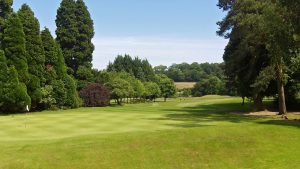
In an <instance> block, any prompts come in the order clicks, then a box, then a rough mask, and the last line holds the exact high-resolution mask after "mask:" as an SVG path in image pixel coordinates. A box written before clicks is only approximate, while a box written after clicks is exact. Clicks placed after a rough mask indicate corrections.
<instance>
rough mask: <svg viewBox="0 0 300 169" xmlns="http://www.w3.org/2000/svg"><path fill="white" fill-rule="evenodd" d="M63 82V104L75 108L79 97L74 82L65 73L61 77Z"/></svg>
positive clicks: (78, 104) (78, 103)
mask: <svg viewBox="0 0 300 169" xmlns="http://www.w3.org/2000/svg"><path fill="white" fill-rule="evenodd" d="M62 80H63V81H64V84H65V88H66V91H67V92H66V93H67V97H66V100H65V106H66V107H69V108H77V107H79V106H80V98H79V96H78V93H77V89H76V83H75V81H74V79H73V78H72V77H71V76H70V75H65V77H63V79H62Z"/></svg>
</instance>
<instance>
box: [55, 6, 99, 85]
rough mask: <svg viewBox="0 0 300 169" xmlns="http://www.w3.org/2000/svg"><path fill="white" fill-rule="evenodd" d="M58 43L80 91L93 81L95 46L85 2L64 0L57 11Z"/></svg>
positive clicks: (91, 23) (91, 22)
mask: <svg viewBox="0 0 300 169" xmlns="http://www.w3.org/2000/svg"><path fill="white" fill-rule="evenodd" d="M56 25H57V30H56V34H57V41H58V43H59V44H60V46H61V48H62V51H63V55H64V57H65V61H66V64H67V66H68V68H69V73H70V74H72V75H73V76H74V77H75V78H76V79H77V81H78V89H81V88H83V87H84V86H86V85H87V83H88V82H90V81H91V75H92V59H93V55H92V54H93V51H94V45H93V44H92V38H93V37H94V28H93V20H92V19H91V16H90V13H89V11H88V9H87V6H86V5H85V3H84V1H83V0H77V1H73V0H63V1H62V2H61V5H60V8H59V9H58V11H57V19H56Z"/></svg>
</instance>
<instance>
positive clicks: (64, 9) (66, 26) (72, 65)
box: [56, 0, 79, 74]
mask: <svg viewBox="0 0 300 169" xmlns="http://www.w3.org/2000/svg"><path fill="white" fill-rule="evenodd" d="M75 11H76V2H75V1H74V0H62V2H61V4H60V7H59V9H58V10H57V16H56V26H57V29H56V40H57V42H58V43H59V44H60V47H61V49H62V51H63V56H64V58H65V61H66V64H67V66H68V67H69V73H71V74H74V73H75V72H76V71H77V68H78V65H79V60H78V58H77V57H76V55H75V46H76V44H77V37H78V28H77V21H76V15H75Z"/></svg>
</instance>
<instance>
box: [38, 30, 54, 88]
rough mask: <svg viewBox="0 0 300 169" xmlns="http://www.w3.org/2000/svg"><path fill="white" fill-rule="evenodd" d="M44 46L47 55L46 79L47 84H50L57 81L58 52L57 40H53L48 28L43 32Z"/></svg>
mask: <svg viewBox="0 0 300 169" xmlns="http://www.w3.org/2000/svg"><path fill="white" fill-rule="evenodd" d="M41 39H42V45H43V48H44V53H45V70H46V71H45V78H46V84H50V83H51V82H52V81H53V80H55V79H57V72H56V70H57V66H56V65H57V63H58V53H57V52H58V51H57V47H56V43H55V40H54V39H53V37H52V35H51V33H50V31H49V29H48V28H45V30H43V31H42V32H41Z"/></svg>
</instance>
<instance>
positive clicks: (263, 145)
mask: <svg viewBox="0 0 300 169" xmlns="http://www.w3.org/2000/svg"><path fill="white" fill-rule="evenodd" d="M248 110H249V105H246V106H244V107H243V106H242V105H241V100H240V99H239V98H232V97H223V96H208V97H203V98H188V99H181V100H180V99H176V100H171V101H169V102H166V103H165V102H157V103H147V104H134V105H126V106H123V107H107V108H82V109H77V110H65V111H45V112H40V113H31V114H26V115H24V114H20V115H8V116H4V115H3V116H0V169H6V168H12V169H19V168H20V169H22V168H26V169H27V168H29V169H31V168H32V169H38V168H42V169H57V168H70V169H77V168H78V169H89V168H90V169H94V168H105V169H110V168H112V169H114V168H117V169H119V168H120V169H123V168H124V169H129V168H130V169H135V168H136V169H140V168H145V169H152V168H153V169H160V168H161V169H191V168H195V169H199V168H216V169H220V168H228V169H232V168H255V169H256V168H268V169H269V168H278V169H281V168H286V169H290V168H294V169H296V168H299V166H300V160H299V156H300V151H299V149H300V131H299V130H300V123H299V122H297V121H282V120H280V119H278V118H258V117H248V116H243V115H237V114H236V112H245V111H248ZM231 112H235V113H234V114H233V113H231Z"/></svg>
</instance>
